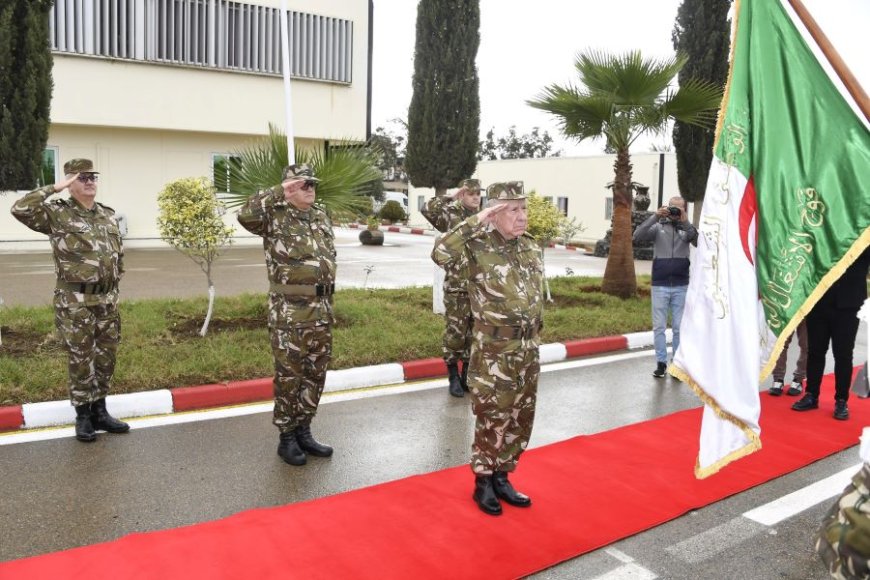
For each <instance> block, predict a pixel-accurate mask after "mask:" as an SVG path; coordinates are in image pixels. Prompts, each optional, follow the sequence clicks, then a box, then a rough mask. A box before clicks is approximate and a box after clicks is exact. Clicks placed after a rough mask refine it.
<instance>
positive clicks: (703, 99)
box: [527, 50, 722, 298]
mask: <svg viewBox="0 0 870 580" xmlns="http://www.w3.org/2000/svg"><path fill="white" fill-rule="evenodd" d="M685 63H686V57H685V56H682V55H676V56H673V57H671V58H666V59H662V60H655V59H645V58H643V57H642V56H641V54H640V52H639V51H632V52H628V53H626V54H621V55H614V54H608V53H604V52H599V51H595V50H590V51H586V52H582V53H580V54H579V55H578V56H577V61H576V63H575V65H574V66H575V67H576V68H577V73H578V75H579V78H580V86H573V85H568V86H565V87H563V86H560V85H550V86H548V87H546V88H545V89H544V90H543V92H542V93H541V94H540V95H539V96H538V98H536V99H533V100H530V101H527V104H529V105H530V106H532V107H534V108H536V109H541V110H543V111H547V112H548V113H551V114H552V115H554V116H555V117H557V118H558V121H559V124H560V128H561V130H562V133H564V134H565V135H566V136H567V137H573V138H575V139H577V140H578V141H582V140H584V139H594V138H596V137H604V138H605V139H606V140H607V146H608V147H610V148H611V149H612V150H613V151H615V152H616V161H615V162H614V163H613V170H614V174H615V179H614V186H613V239H612V243H611V246H610V255H609V256H608V258H607V265H606V266H605V269H604V281H603V283H602V286H601V289H602V291H603V292H605V293H607V294H611V295H614V296H619V297H621V298H628V297H630V296H634V295H635V294H636V291H637V279H636V278H635V274H634V259H633V256H632V246H631V183H632V181H631V177H632V175H631V156H630V155H629V147H631V144H632V143H634V141H635V140H636V139H637V138H638V137H640V136H641V135H643V134H645V133H654V134H661V133H663V132H665V131H666V129H667V127H668V123H669V121H670V120H672V119H677V120H679V121H682V122H684V123H689V124H693V125H699V126H704V127H709V126H712V125H714V124H715V121H716V112H717V110H718V108H719V103H720V102H721V100H722V88H721V87H719V86H718V85H714V84H711V83H708V82H705V81H697V80H691V81H688V82H685V83H683V85H682V86H680V87H679V88H678V89H676V90H674V89H673V88H672V87H671V82H672V81H673V80H674V79H675V77H676V76H677V73H678V72H679V71H680V69H681V68H682V67H683V65H684V64H685Z"/></svg>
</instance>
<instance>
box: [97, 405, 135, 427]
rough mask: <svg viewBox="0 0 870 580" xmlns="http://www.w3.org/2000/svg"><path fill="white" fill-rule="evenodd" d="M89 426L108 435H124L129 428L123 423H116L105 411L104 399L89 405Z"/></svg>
mask: <svg viewBox="0 0 870 580" xmlns="http://www.w3.org/2000/svg"><path fill="white" fill-rule="evenodd" d="M91 424H92V425H93V426H94V429H99V430H101V431H108V432H109V433H126V432H127V431H129V430H130V426H129V425H128V424H127V423H124V422H123V421H118V420H117V419H115V418H114V417H112V416H111V415H109V412H108V411H107V410H106V399H99V400H97V401H94V402H93V403H91Z"/></svg>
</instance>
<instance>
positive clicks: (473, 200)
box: [422, 179, 480, 397]
mask: <svg viewBox="0 0 870 580" xmlns="http://www.w3.org/2000/svg"><path fill="white" fill-rule="evenodd" d="M479 209H480V181H478V180H477V179H466V180H465V181H463V182H462V186H461V187H460V188H459V190H457V191H456V192H455V193H454V194H452V195H436V196H435V197H433V198H432V199H430V200H429V203H427V204H426V207H424V208H423V211H422V213H423V217H425V218H426V219H427V220H429V223H430V224H432V225H433V226H434V227H435V229H436V230H438V231H439V232H442V233H443V232H446V231H448V230H450V229H452V228H454V227H456V226H458V225H459V224H460V223H461V222H462V221H463V220H465V219H467V218H469V217H471V216H473V215H474V214H476V213H477V211H478V210H479ZM445 270H446V271H445V276H444V322H445V327H444V338H443V340H442V351H443V352H444V363H445V364H446V365H447V373H448V376H449V379H450V384H449V387H448V389H449V391H450V394H451V395H453V396H454V397H463V396H465V392H466V391H467V390H468V357H469V355H470V352H471V322H472V318H471V306H470V304H469V302H468V291H467V290H466V288H465V285H466V276H465V273H464V272H462V270H461V268H457V267H456V266H455V265H452V264H451V265H449V266H447V267H446V269H445ZM460 360H461V361H462V374H461V375H460V374H459V361H460Z"/></svg>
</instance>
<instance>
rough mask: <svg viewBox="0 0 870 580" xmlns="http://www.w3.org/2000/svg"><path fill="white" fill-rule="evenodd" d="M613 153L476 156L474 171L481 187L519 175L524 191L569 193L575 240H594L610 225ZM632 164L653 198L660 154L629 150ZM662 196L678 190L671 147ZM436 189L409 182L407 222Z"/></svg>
mask: <svg viewBox="0 0 870 580" xmlns="http://www.w3.org/2000/svg"><path fill="white" fill-rule="evenodd" d="M615 158H616V156H615V155H595V156H588V157H548V158H544V159H503V160H497V161H480V162H478V164H477V170H476V172H475V174H474V175H473V177H475V178H477V179H480V180H481V182H482V183H483V185H484V187H485V186H486V185H488V184H490V183H493V182H495V181H511V180H520V181H523V182H524V185H525V190H526V191H527V192H529V191H532V190H534V191H535V192H536V193H537V194H539V195H541V196H546V197H552V198H553V202H554V204H555V203H556V202H557V198H558V197H566V198H568V214H567V215H568V217H569V218H574V219H575V220H576V222H577V223H582V224H583V226H584V227H585V228H586V229H585V231H583V232H580V233H578V234H577V235H576V236H575V239H576V240H578V241H586V242H594V241H595V240H598V239H600V238H603V237H604V234H605V233H606V232H607V230H608V228H610V219H609V218H608V217H606V214H605V212H606V208H607V203H608V202H607V200H608V199H610V198H611V192H610V190H609V189H607V188H606V187H605V186H606V185H607V184H608V183H610V182H612V181H613V162H614V160H615ZM631 162H632V166H633V168H634V173H633V180H634V181H636V182H640V183H643V184H644V185H647V186H649V188H650V199H651V200H652V202H651V204H650V206H651V207H654V206H655V205H656V203H657V202H658V190H659V186H658V183H659V154H658V153H638V154H633V155H632V156H631ZM663 192H664V200H665V203H667V199H668V198H669V197H671V196H672V195H679V191H678V189H677V167H676V160H675V158H674V155H673V154H672V153H668V154H665V155H664V186H663ZM434 194H435V192H434V190H432V189H430V188H418V187H413V185H412V186H411V188H410V192H409V209H410V214H411V215H410V218H409V223H410V224H413V225H425V224H427V222H426V219H425V218H424V217H423V215H422V214H421V213H420V212H419V209H418V208H419V204H420V198H421V197H422V198H423V200H424V201H425V200H428V199H429V198H431V197H432V196H433V195H434Z"/></svg>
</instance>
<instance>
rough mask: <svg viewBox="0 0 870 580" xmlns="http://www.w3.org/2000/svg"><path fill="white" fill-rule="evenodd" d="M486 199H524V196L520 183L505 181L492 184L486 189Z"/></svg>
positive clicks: (521, 183)
mask: <svg viewBox="0 0 870 580" xmlns="http://www.w3.org/2000/svg"><path fill="white" fill-rule="evenodd" d="M486 197H487V199H490V200H493V199H526V194H525V193H523V182H522V181H507V182H504V183H493V184H492V185H490V186H489V187H487V188H486Z"/></svg>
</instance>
